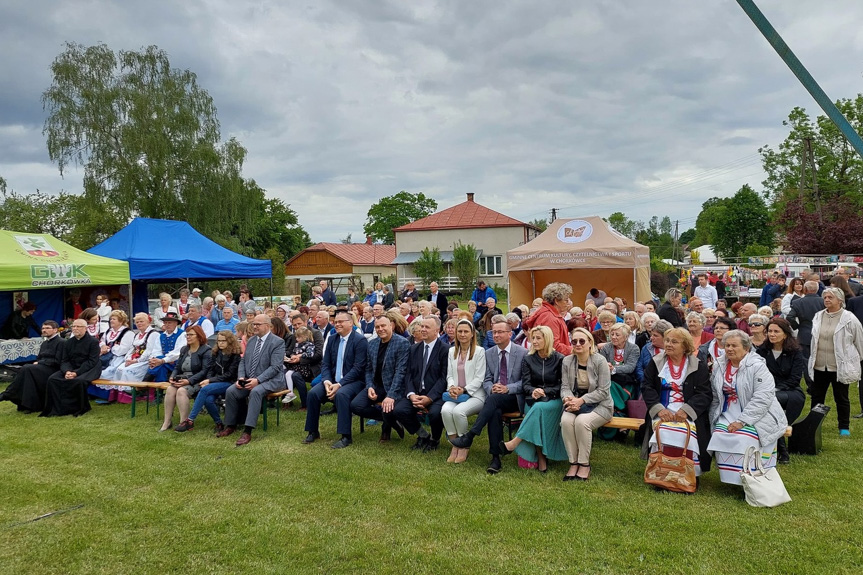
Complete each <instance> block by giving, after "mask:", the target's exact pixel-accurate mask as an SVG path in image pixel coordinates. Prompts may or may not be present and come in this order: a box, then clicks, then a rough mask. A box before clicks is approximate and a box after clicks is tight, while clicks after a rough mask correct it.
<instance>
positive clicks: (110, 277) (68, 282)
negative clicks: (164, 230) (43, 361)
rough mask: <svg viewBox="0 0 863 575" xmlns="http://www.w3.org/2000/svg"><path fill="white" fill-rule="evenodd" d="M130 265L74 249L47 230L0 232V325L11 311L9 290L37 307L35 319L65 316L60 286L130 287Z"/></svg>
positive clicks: (43, 319)
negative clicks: (35, 232) (20, 294)
mask: <svg viewBox="0 0 863 575" xmlns="http://www.w3.org/2000/svg"><path fill="white" fill-rule="evenodd" d="M129 281H130V280H129V263H128V262H124V261H121V260H115V259H111V258H106V257H102V256H96V255H93V254H90V253H87V252H85V251H82V250H79V249H77V248H73V247H72V246H70V245H69V244H66V243H64V242H61V241H60V240H58V239H57V238H55V237H54V236H51V235H48V234H31V233H27V232H13V231H8V230H0V323H2V322H3V321H4V320H5V319H6V316H8V315H9V314H10V313H12V309H13V301H12V300H13V298H12V292H19V291H26V292H28V294H29V295H28V299H29V301H32V302H33V303H35V304H36V305H37V311H36V314H35V315H34V319H35V320H36V323H37V324H38V323H40V322H43V321H45V320H48V319H53V320H57V321H59V320H61V319H63V299H64V298H63V289H64V288H70V287H85V286H103V285H120V286H128V285H129Z"/></svg>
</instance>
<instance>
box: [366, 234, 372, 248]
mask: <svg viewBox="0 0 863 575" xmlns="http://www.w3.org/2000/svg"><path fill="white" fill-rule="evenodd" d="M366 245H367V246H370V245H372V237H371V236H366Z"/></svg>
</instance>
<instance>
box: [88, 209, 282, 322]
mask: <svg viewBox="0 0 863 575" xmlns="http://www.w3.org/2000/svg"><path fill="white" fill-rule="evenodd" d="M87 251H88V252H90V253H91V254H96V255H100V256H105V257H109V258H114V259H118V260H124V261H127V262H129V275H130V276H131V278H132V309H133V311H134V312H135V313H137V312H141V311H143V312H147V311H148V305H147V289H146V288H147V284H148V283H150V282H157V281H170V280H177V279H182V280H186V281H188V280H189V279H197V280H213V279H230V278H244V279H246V278H249V279H251V278H270V279H272V277H273V269H272V264H271V262H270V261H269V260H256V259H253V258H249V257H246V256H243V255H240V254H238V253H235V252H232V251H231V250H229V249H227V248H223V247H222V246H220V245H219V244H217V243H216V242H214V241H212V240H210V239H209V238H207V237H206V236H204V235H202V234H201V233H199V232H198V231H197V230H195V228H193V227H192V226H190V225H189V224H188V222H178V221H173V220H153V219H149V218H135V219H134V220H132V221H131V222H129V224H128V225H127V226H126V227H125V228H123V229H122V230H120V231H119V232H117V233H116V234H114V235H113V236H111V237H110V238H108V239H107V240H105V241H104V242H102V243H100V244H98V245H95V246H93V247H92V248H90V249H89V250H87ZM270 291H272V288H271V290H270Z"/></svg>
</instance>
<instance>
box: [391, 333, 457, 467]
mask: <svg viewBox="0 0 863 575" xmlns="http://www.w3.org/2000/svg"><path fill="white" fill-rule="evenodd" d="M419 330H420V335H421V337H422V341H421V342H419V343H417V344H415V345H413V346H411V349H410V355H409V357H408V375H407V381H406V384H407V385H406V389H407V394H406V395H407V397H405V399H399V400H398V401H396V404H395V406H394V408H393V412H392V415H393V418H394V419H395V420H396V421H397V422H398V423H399V424H401V425H403V426H404V428H405V429H407V430H408V433H412V434H414V435H416V436H417V442H416V444H415V445H414V446H413V447H411V449H422V450H423V451H424V452H427V451H433V450H435V449H437V448H438V445H440V436H441V433H442V432H443V419H441V415H440V410H441V408H442V407H443V399H442V396H443V392H444V390H445V389H446V370H447V365H448V364H447V352H449V346H447V345H446V344H444V343H442V342H441V341H440V340H439V339H438V334H439V333H440V318H439V317H437V316H431V317H427V318H423V320H422V323H421V324H420V328H419ZM426 414H428V416H429V419H430V423H431V435H429V433H428V432H427V431H426V430H425V429H423V427H422V425H420V422H419V419H418V417H423V416H425V415H426Z"/></svg>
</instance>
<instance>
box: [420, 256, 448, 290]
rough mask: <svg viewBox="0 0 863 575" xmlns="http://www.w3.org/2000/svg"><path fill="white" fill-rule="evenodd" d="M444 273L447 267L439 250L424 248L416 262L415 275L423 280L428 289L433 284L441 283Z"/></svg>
mask: <svg viewBox="0 0 863 575" xmlns="http://www.w3.org/2000/svg"><path fill="white" fill-rule="evenodd" d="M444 271H445V266H444V263H443V260H442V259H441V256H440V249H438V248H433V249H429V248H423V251H422V252H420V257H419V258H418V259H417V261H416V262H414V273H415V274H416V275H417V277H419V278H420V279H421V280H422V282H423V286H425V288H426V289H428V286H429V284H430V283H431V282H439V281H440V280H441V278H442V277H443V274H444Z"/></svg>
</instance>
